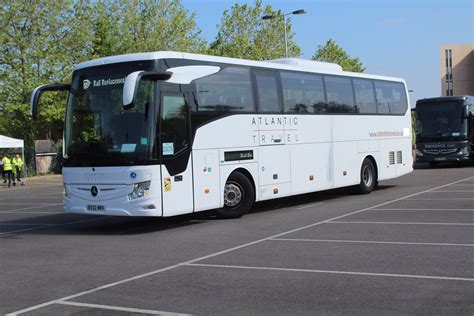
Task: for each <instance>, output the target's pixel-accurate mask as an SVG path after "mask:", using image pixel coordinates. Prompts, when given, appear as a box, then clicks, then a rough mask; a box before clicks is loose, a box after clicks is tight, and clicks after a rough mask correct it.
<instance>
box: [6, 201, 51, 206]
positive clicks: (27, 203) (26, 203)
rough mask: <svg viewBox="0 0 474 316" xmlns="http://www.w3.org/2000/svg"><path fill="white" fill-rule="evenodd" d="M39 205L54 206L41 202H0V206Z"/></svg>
mask: <svg viewBox="0 0 474 316" xmlns="http://www.w3.org/2000/svg"><path fill="white" fill-rule="evenodd" d="M38 204H40V205H41V206H48V205H54V203H44V202H41V203H31V202H20V203H15V202H13V203H9V202H5V203H4V202H0V205H38Z"/></svg>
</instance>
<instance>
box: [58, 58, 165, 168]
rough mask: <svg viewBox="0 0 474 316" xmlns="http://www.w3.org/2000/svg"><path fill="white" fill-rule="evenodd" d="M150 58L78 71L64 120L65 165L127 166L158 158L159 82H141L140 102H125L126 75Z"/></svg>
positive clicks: (141, 68) (138, 68)
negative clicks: (130, 104)
mask: <svg viewBox="0 0 474 316" xmlns="http://www.w3.org/2000/svg"><path fill="white" fill-rule="evenodd" d="M147 68H150V65H149V66H148V67H147V65H146V63H143V62H141V63H138V62H136V63H127V64H118V65H117V64H116V65H111V66H99V67H90V68H84V69H80V70H77V71H76V72H74V74H73V78H72V85H71V91H70V94H69V98H68V103H67V111H66V121H65V144H64V146H65V155H64V158H65V161H64V166H66V167H68V166H69V167H73V166H78V167H79V166H82V167H86V166H123V165H133V164H140V163H143V164H149V163H153V161H156V159H157V157H156V155H155V154H154V152H155V150H154V146H155V137H154V136H153V135H156V128H155V125H156V109H155V106H154V104H155V100H154V99H155V93H154V88H153V87H154V85H153V83H152V82H150V81H141V82H140V86H139V88H138V93H137V98H136V100H135V106H134V107H133V108H131V109H129V110H125V109H123V107H122V89H123V85H124V82H125V77H126V76H127V75H128V74H129V73H131V72H133V71H137V70H147Z"/></svg>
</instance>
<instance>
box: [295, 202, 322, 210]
mask: <svg viewBox="0 0 474 316" xmlns="http://www.w3.org/2000/svg"><path fill="white" fill-rule="evenodd" d="M321 204H324V202H318V203H312V204H308V205H304V206H301V207H296V209H297V210H304V209H305V208H310V207H314V206H318V205H321Z"/></svg>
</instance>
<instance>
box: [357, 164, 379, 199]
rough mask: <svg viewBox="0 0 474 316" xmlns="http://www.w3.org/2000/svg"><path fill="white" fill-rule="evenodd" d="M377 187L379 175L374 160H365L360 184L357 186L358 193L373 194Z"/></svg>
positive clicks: (361, 170)
mask: <svg viewBox="0 0 474 316" xmlns="http://www.w3.org/2000/svg"><path fill="white" fill-rule="evenodd" d="M376 185H377V173H376V172H375V166H374V163H373V162H372V160H370V159H368V158H365V159H364V161H363V162H362V167H361V168H360V183H359V185H358V186H357V192H358V193H360V194H368V193H370V192H372V191H373V190H374V188H375V186H376Z"/></svg>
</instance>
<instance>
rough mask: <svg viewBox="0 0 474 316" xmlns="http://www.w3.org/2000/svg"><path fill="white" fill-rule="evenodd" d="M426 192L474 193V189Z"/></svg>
mask: <svg viewBox="0 0 474 316" xmlns="http://www.w3.org/2000/svg"><path fill="white" fill-rule="evenodd" d="M426 193H474V190H456V191H431V192H426Z"/></svg>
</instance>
